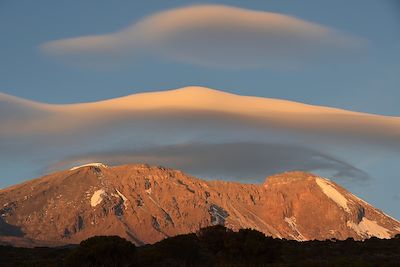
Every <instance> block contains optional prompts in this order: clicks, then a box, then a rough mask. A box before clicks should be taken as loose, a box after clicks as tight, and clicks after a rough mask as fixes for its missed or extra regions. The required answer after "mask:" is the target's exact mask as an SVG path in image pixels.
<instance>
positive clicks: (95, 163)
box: [69, 162, 108, 171]
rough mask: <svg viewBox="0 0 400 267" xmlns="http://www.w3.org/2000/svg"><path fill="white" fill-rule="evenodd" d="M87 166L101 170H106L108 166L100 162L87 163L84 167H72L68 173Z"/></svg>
mask: <svg viewBox="0 0 400 267" xmlns="http://www.w3.org/2000/svg"><path fill="white" fill-rule="evenodd" d="M89 166H93V167H99V168H100V167H102V168H107V167H108V166H107V165H105V164H103V163H101V162H92V163H88V164H84V165H79V166H75V167H72V168H71V169H69V170H70V171H73V170H76V169H79V168H83V167H89Z"/></svg>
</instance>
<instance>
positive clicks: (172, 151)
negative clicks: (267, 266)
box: [49, 142, 368, 182]
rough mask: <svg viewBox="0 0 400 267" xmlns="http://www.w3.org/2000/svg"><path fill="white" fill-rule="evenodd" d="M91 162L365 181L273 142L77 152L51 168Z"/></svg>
mask: <svg viewBox="0 0 400 267" xmlns="http://www.w3.org/2000/svg"><path fill="white" fill-rule="evenodd" d="M88 162H103V163H107V164H109V165H121V164H129V163H132V162H139V163H148V164H154V165H162V166H168V167H171V168H177V169H180V170H183V171H186V172H188V173H190V174H193V175H198V176H200V177H206V178H211V179H216V178H217V179H227V180H238V181H242V182H261V181H263V180H264V179H265V177H266V176H268V175H272V174H275V173H280V172H284V171H290V170H303V171H313V172H315V171H323V172H330V173H333V177H335V176H337V177H346V178H353V179H357V180H358V181H364V180H365V179H367V178H368V175H367V174H366V173H365V172H363V171H362V170H360V169H358V168H356V167H354V166H352V165H351V164H348V163H346V162H343V161H341V160H339V159H336V158H335V157H332V156H329V155H326V154H324V153H321V152H318V151H315V150H312V149H307V148H304V147H300V146H294V145H287V144H271V143H247V142H235V143H217V144H215V143H214V144H213V143H208V144H204V143H184V144H178V145H167V146H158V147H150V148H146V149H131V150H129V149H124V150H111V151H102V152H97V153H88V154H82V155H75V156H73V157H69V158H67V159H64V160H62V161H60V162H57V163H55V164H54V165H52V166H50V167H49V170H57V169H63V168H64V169H65V168H69V167H72V166H73V165H80V164H83V163H88Z"/></svg>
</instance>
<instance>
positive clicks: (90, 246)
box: [66, 236, 136, 267]
mask: <svg viewBox="0 0 400 267" xmlns="http://www.w3.org/2000/svg"><path fill="white" fill-rule="evenodd" d="M135 249H136V247H135V245H134V244H132V243H131V242H129V241H127V240H125V239H123V238H121V237H119V236H95V237H92V238H89V239H87V240H85V241H82V242H81V243H80V245H79V247H77V248H75V249H74V250H73V251H72V252H71V253H70V254H69V255H68V256H67V258H66V265H67V266H76V267H79V266H92V267H97V266H98V267H101V266H115V267H117V266H118V267H119V266H121V267H122V266H129V264H131V263H132V262H133V260H134V256H135Z"/></svg>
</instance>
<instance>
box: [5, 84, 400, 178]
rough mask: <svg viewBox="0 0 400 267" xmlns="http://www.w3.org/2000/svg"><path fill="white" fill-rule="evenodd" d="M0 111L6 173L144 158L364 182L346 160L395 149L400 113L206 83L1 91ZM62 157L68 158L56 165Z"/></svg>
mask: <svg viewBox="0 0 400 267" xmlns="http://www.w3.org/2000/svg"><path fill="white" fill-rule="evenodd" d="M3 107H4V110H3V111H5V112H0V124H1V125H2V127H1V129H0V151H2V153H1V154H0V168H1V169H2V170H3V172H4V171H5V173H7V169H9V171H10V172H12V173H15V172H16V170H17V171H18V170H21V171H22V170H25V171H27V170H38V169H40V170H43V169H46V168H47V166H50V165H52V166H53V168H55V169H57V168H63V167H65V166H67V165H68V164H79V163H87V162H88V161H104V162H107V163H111V164H120V163H128V162H147V163H154V164H161V165H165V166H167V167H176V168H181V169H183V170H186V171H188V172H190V173H193V174H199V175H201V176H204V177H214V178H215V176H217V177H221V176H222V177H224V178H228V179H229V178H230V179H242V180H243V179H246V178H247V179H259V178H260V177H265V176H266V175H268V174H272V173H274V172H280V171H284V170H289V169H301V170H306V171H314V170H319V171H323V172H329V175H330V176H332V175H334V176H338V177H342V178H354V177H356V178H360V177H361V178H365V177H366V175H365V173H363V172H362V171H361V170H359V169H358V168H357V167H355V166H357V164H356V163H357V161H356V163H354V161H353V162H352V160H350V159H349V155H353V156H354V157H356V158H357V159H360V157H361V158H364V157H366V155H369V156H372V157H374V156H373V155H374V153H371V151H372V149H374V150H373V151H374V152H376V151H377V149H376V148H378V147H379V148H381V149H385V150H386V151H387V150H388V149H390V150H392V151H395V152H396V153H398V151H400V118H398V117H386V116H378V115H372V114H365V113H357V112H351V111H346V110H341V109H335V108H329V107H321V106H312V105H306V104H302V103H296V102H291V101H285V100H278V99H268V98H261V97H250V96H240V95H235V94H230V93H226V92H222V91H217V90H213V89H208V88H203V87H186V88H181V89H176V90H170V91H163V92H152V93H142V94H134V95H130V96H126V97H121V98H116V99H110V100H104V101H99V102H92V103H78V104H64V105H52V104H43V103H36V102H32V101H28V100H23V99H19V98H15V97H12V96H8V95H4V94H3V95H0V111H2V108H3ZM282 144H285V145H282ZM357 153H358V154H357ZM368 153H371V154H368ZM343 156H344V157H343ZM346 157H347V158H346ZM354 157H353V158H354ZM62 159H66V162H64V161H62V162H61V163H62V164H59V162H58V161H59V160H62ZM339 159H340V160H339ZM21 164H22V165H23V166H24V167H22V168H21V167H20V166H21ZM37 174H38V175H41V174H43V172H39V173H37ZM20 175H21V176H20V177H25V178H27V177H29V176H31V175H30V174H29V175H26V174H24V173H21V174H20ZM24 175H25V176H24Z"/></svg>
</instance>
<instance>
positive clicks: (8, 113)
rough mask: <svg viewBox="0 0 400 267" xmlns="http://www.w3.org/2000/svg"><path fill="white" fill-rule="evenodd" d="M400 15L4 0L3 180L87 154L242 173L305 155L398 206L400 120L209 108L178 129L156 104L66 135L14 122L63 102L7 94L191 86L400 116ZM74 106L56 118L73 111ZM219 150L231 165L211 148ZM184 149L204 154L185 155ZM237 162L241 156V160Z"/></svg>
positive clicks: (81, 94) (368, 8)
mask: <svg viewBox="0 0 400 267" xmlns="http://www.w3.org/2000/svg"><path fill="white" fill-rule="evenodd" d="M399 26H400V5H399V4H398V3H396V1H372V0H371V1H369V0H362V1H361V0H360V1H344V0H343V1H341V0H339V1H329V2H328V1H301V2H297V1H201V2H190V1H141V2H138V1H112V2H111V1H89V0H88V1H57V2H55V1H45V0H43V1H23V0H21V1H9V0H1V1H0V36H1V39H0V40H1V42H0V92H2V93H4V94H5V95H3V96H2V98H1V99H0V104H1V105H2V106H0V112H1V113H2V114H0V119H1V122H2V125H3V126H2V130H1V132H0V141H1V144H0V148H2V149H1V152H0V160H1V167H2V169H3V170H4V173H3V174H2V178H1V181H0V187H5V186H9V185H12V184H15V183H18V182H21V181H24V180H27V179H30V178H33V177H37V176H40V175H43V174H45V173H47V172H49V171H53V170H57V168H65V167H66V166H67V165H68V164H70V165H73V164H74V163H75V162H78V161H82V160H84V159H88V158H90V159H93V160H97V159H101V160H105V161H107V159H108V161H110V162H112V163H116V164H117V163H121V162H123V163H126V162H127V161H138V160H141V161H142V160H146V159H147V160H148V161H151V162H152V163H163V164H165V165H168V164H170V165H172V167H180V168H182V169H184V170H187V171H189V172H190V173H193V174H196V175H201V176H203V177H206V178H209V179H213V178H221V177H222V178H223V179H228V180H229V179H233V180H240V181H244V182H246V181H247V182H259V181H262V180H263V179H264V178H263V177H265V176H266V175H270V174H273V173H274V172H278V171H284V170H285V169H286V168H290V169H293V168H299V169H304V170H308V171H315V172H321V173H323V174H326V175H328V176H330V177H331V178H333V179H336V180H337V181H338V182H339V183H341V184H343V185H345V186H346V187H347V188H349V189H350V190H351V191H352V192H354V193H356V194H357V195H359V196H361V197H363V198H364V199H366V200H367V201H369V202H371V203H372V204H374V205H376V206H378V207H379V208H381V209H383V210H384V211H385V212H388V213H389V214H390V215H392V216H395V217H396V218H400V210H399V205H398V204H397V203H398V201H399V199H400V194H399V193H398V192H397V190H396V188H398V187H399V186H400V181H399V177H398V173H399V171H400V168H399V167H398V166H400V164H399V163H400V148H399V146H398V144H399V143H400V139H399V138H398V137H399V136H400V134H399V132H396V130H398V129H399V126H398V125H399V124H398V121H397V122H394V124H393V125H394V126H393V128H387V129H389V130H387V131H392V135H393V136H391V135H390V134H387V133H385V134H381V133H379V134H377V133H375V132H374V131H375V130H376V129H372V128H374V127H375V128H380V127H386V126H385V125H384V126H381V125H380V124H376V125H375V124H368V123H367V124H365V125H355V126H354V127H355V128H356V130H360V129H362V130H363V132H364V133H362V132H361V131H358V132H357V131H355V132H356V133H357V135H358V136H356V137H355V136H354V133H351V134H349V133H342V132H341V131H337V129H336V130H335V129H334V131H333V130H332V129H330V130H329V131H328V130H326V129H327V127H326V125H325V126H324V127H322V128H323V129H324V131H322V132H318V133H316V132H312V131H300V130H299V128H296V127H289V128H284V129H282V128H279V127H276V126H275V125H272V124H268V125H267V126H265V127H264V126H263V127H261V126H259V125H258V124H249V123H247V122H243V121H241V122H240V123H238V122H236V121H235V120H234V122H236V123H232V120H233V119H232V118H225V117H221V118H220V117H218V120H212V119H210V116H206V115H204V116H203V115H202V116H200V115H199V116H198V117H196V120H194V121H196V122H198V123H201V124H202V126H203V127H200V126H198V125H197V126H196V125H194V124H190V123H189V122H188V120H186V119H185V120H184V119H182V118H181V117H180V116H175V115H174V116H172V117H173V118H169V120H170V121H169V122H171V124H172V125H175V126H176V129H175V130H172V129H170V125H166V124H165V123H161V122H160V118H159V117H156V116H153V117H151V118H150V119H149V121H150V122H152V123H153V124H152V125H150V124H151V123H149V122H148V123H145V122H144V119H143V118H142V117H140V118H135V120H125V119H123V120H122V119H121V121H123V122H124V123H125V125H123V124H122V123H121V121H118V122H115V124H112V120H110V121H109V123H108V124H104V125H101V126H98V125H97V126H96V125H94V124H93V125H91V126H93V127H94V126H96V127H99V128H96V129H101V131H100V133H101V134H98V135H95V136H94V133H93V132H91V131H90V130H87V129H88V128H89V127H88V126H82V125H81V126H80V127H81V128H76V129H82V133H80V134H79V135H77V134H75V130H76V129H75V128H73V127H78V126H76V125H75V124H73V125H72V126H71V127H72V128H73V129H72V128H71V129H68V130H65V129H64V132H63V133H62V134H60V132H57V133H55V132H43V131H42V132H32V131H33V130H32V128H29V127H28V128H26V129H25V130H24V131H25V132H23V133H21V132H19V133H18V134H16V132H13V131H17V130H18V129H20V126H21V124H22V123H23V122H24V124H25V122H26V121H30V122H32V123H33V124H37V125H41V124H40V123H41V121H39V119H40V120H42V119H43V117H42V116H48V114H53V115H52V116H55V115H54V113H50V111H49V110H48V109H46V108H43V107H42V106H40V105H39V106H37V105H36V104H34V105H33V106H32V105H31V103H29V104H26V103H22V104H21V102H19V100H15V99H13V98H9V96H16V97H18V98H23V99H29V100H32V101H36V102H42V103H51V104H70V103H82V102H94V101H99V100H105V99H110V98H115V97H121V96H127V95H131V94H136V93H143V92H152V91H165V90H170V89H176V88H181V87H185V86H192V85H196V86H203V87H209V88H214V89H217V90H221V91H224V92H230V93H234V94H239V95H250V96H257V97H265V98H277V99H285V100H290V101H296V102H301V103H306V104H310V105H319V106H327V107H334V108H339V109H346V110H352V111H357V112H365V113H372V114H379V115H386V116H393V117H396V116H400V105H399V99H400V90H398V86H399V84H400V75H399V72H400V53H399V52H398V51H400V32H399V28H400V27H399ZM196 94H197V93H196ZM216 105H218V104H216ZM57 112H58V111H57ZM20 114H22V115H20ZM26 114H29V116H27V115H26ZM43 114H44V115H43ZM69 116H72V117H68V116H66V117H62V118H63V119H64V120H73V119H74V118H75V117H74V116H77V117H79V115H69ZM196 116H197V115H196ZM113 118H114V117H113ZM146 118H148V117H146ZM97 119H98V118H97ZM236 119H237V118H236ZM24 120H26V121H24ZM43 121H44V122H43V123H49V122H48V121H46V120H44V119H43ZM106 121H107V120H106ZM10 122H11V124H8V123H10ZM13 122H15V123H14V124H12V123H13ZM61 122H62V121H60V124H62V123H61ZM85 123H87V121H85ZM155 123H158V124H155ZM139 124H140V125H141V127H142V128H141V131H139V130H138V128H137V127H134V125H139ZM355 124H357V123H355ZM5 125H10V126H9V127H8V126H7V127H6V126H5ZM26 125H28V124H26ZM53 125H56V126H57V123H55V124H53ZM155 125H156V126H155ZM188 125H190V127H188ZM335 125H336V127H339V128H340V127H349V125H348V124H340V123H339V124H335ZM371 125H373V126H371ZM205 126H206V127H208V128H211V127H212V128H213V130H210V129H205ZM363 127H364V128H363ZM391 127H392V126H391ZM55 128H57V127H55ZM109 128H110V129H111V128H113V130H110V129H109ZM188 128H191V129H192V130H188ZM322 128H321V129H322ZM350 128H351V127H350ZM60 129H61V127H60ZM178 129H179V132H178ZM232 129H234V130H235V134H234V133H232ZM385 129H386V128H385ZM149 131H153V132H152V133H151V134H150V133H149ZM332 131H333V132H334V133H332ZM83 132H84V133H83ZM132 132H134V133H132ZM338 132H340V134H338ZM370 132H374V133H373V134H372V133H371V134H370V135H369V133H370ZM133 136H134V137H135V138H134V139H133V138H132V137H133ZM371 136H373V137H371ZM357 137H359V138H357ZM254 151H255V152H254ZM272 152H273V153H272ZM271 153H272V154H271ZM231 154H235V155H236V154H240V155H241V156H238V157H230V156H229V155H231ZM213 155H214V156H215V155H218V156H215V157H216V158H218V159H219V160H221V166H223V167H221V166H217V165H216V164H214V163H212V162H209V161H208V160H206V159H208V158H209V157H212V156H213ZM254 155H257V157H255V156H254ZM272 155H278V156H274V157H272ZM155 156H158V158H156V159H154V157H155ZM186 157H193V159H196V162H200V163H199V164H197V165H193V164H184V163H182V162H183V160H182V158H186ZM122 158H123V160H121V159H122ZM171 158H174V159H175V160H172V161H171ZM249 158H251V159H253V160H248V159H249ZM315 158H318V160H315ZM118 159H119V160H118ZM260 159H262V160H260ZM311 159H312V160H311ZM321 159H323V160H321ZM21 162H22V163H23V164H22V165H23V166H22V167H21ZM222 162H223V164H222ZM238 162H246V164H242V168H238V167H235V168H233V167H232V166H233V164H234V165H237V163H238ZM255 162H256V163H257V164H255ZM265 162H268V163H265ZM65 164H67V165H65ZM260 166H263V167H262V168H261V167H260ZM244 170H245V171H244ZM264 172H265V175H263V173H264Z"/></svg>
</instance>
